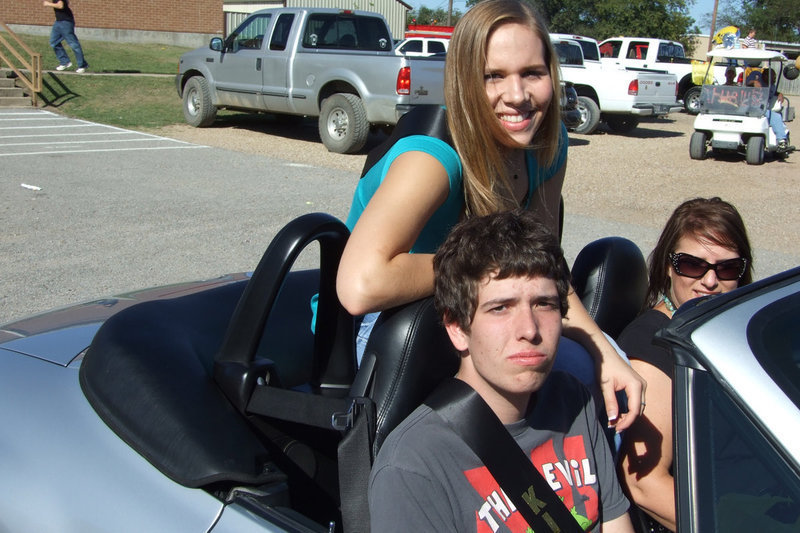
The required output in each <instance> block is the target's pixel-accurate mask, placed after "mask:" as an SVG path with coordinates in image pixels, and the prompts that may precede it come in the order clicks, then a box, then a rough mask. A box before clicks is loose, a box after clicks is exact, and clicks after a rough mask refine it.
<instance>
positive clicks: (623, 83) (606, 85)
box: [550, 34, 677, 134]
mask: <svg viewBox="0 0 800 533" xmlns="http://www.w3.org/2000/svg"><path fill="white" fill-rule="evenodd" d="M550 38H551V40H552V42H553V45H554V46H555V48H556V52H557V53H558V56H559V60H560V62H561V77H562V79H564V80H565V81H567V82H571V83H572V85H573V86H574V87H575V90H576V91H577V93H578V100H579V103H578V108H579V109H580V111H581V114H582V120H581V123H580V124H579V125H578V126H577V127H576V128H575V129H574V131H575V132H576V133H582V134H589V133H592V132H593V131H594V130H595V129H596V128H597V126H598V125H599V123H600V121H601V120H602V121H605V122H606V124H608V126H609V128H611V129H612V130H613V131H616V132H620V133H624V132H627V131H630V130H632V129H633V128H635V127H636V126H637V125H638V124H639V118H640V117H643V116H656V117H657V116H664V115H666V114H668V113H669V112H670V111H671V110H672V109H674V108H676V107H677V105H676V100H675V88H676V79H675V76H674V75H672V74H667V73H660V72H650V71H641V72H639V71H631V70H627V69H624V68H620V67H616V66H607V65H603V64H602V63H601V62H600V60H599V51H598V48H597V41H595V40H594V39H590V38H588V37H580V36H571V35H563V34H551V36H550ZM584 51H586V52H588V56H587V55H586V54H585V53H584ZM586 57H589V58H591V59H586Z"/></svg>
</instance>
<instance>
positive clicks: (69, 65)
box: [56, 62, 72, 70]
mask: <svg viewBox="0 0 800 533" xmlns="http://www.w3.org/2000/svg"><path fill="white" fill-rule="evenodd" d="M71 66H72V62H69V63H67V64H66V65H59V66H57V67H56V70H67V69H68V68H69V67H71Z"/></svg>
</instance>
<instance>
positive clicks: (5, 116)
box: [0, 108, 202, 157]
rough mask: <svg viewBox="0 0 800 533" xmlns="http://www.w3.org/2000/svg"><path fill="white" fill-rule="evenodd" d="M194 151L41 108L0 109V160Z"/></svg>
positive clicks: (180, 144)
mask: <svg viewBox="0 0 800 533" xmlns="http://www.w3.org/2000/svg"><path fill="white" fill-rule="evenodd" d="M194 148H202V147H201V146H198V145H195V144H190V143H186V142H183V141H177V140H175V139H167V138H166V137H158V136H156V135H149V134H146V133H140V132H136V131H131V130H126V129H122V128H117V127H114V126H106V125H104V124H97V123H94V122H87V121H85V120H78V119H74V118H69V117H64V116H62V115H57V114H55V113H52V112H50V111H44V110H41V109H16V108H10V109H6V110H0V157H3V156H41V155H48V154H75V153H85V152H121V151H146V150H184V149H194Z"/></svg>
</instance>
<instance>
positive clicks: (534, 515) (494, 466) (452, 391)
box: [425, 378, 583, 533]
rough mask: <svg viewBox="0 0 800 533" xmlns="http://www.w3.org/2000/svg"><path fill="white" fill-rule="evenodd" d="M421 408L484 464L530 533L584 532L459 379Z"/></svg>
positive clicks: (481, 399) (492, 415)
mask: <svg viewBox="0 0 800 533" xmlns="http://www.w3.org/2000/svg"><path fill="white" fill-rule="evenodd" d="M425 404H426V405H428V406H429V407H430V408H431V409H433V410H434V411H436V412H437V413H438V414H439V416H441V417H442V418H443V419H444V420H445V422H447V424H448V425H449V426H450V428H451V429H452V430H453V431H455V432H456V434H457V435H458V436H459V437H461V439H462V440H463V441H464V442H465V443H467V445H468V446H469V447H470V448H471V449H472V451H474V452H475V454H476V455H477V456H478V458H479V459H480V460H481V461H483V464H484V465H486V467H487V468H488V469H489V472H490V473H491V474H492V476H494V478H495V480H496V481H497V483H498V484H499V485H500V487H501V488H502V489H503V491H504V492H505V493H506V495H508V497H509V498H510V499H511V501H512V502H514V505H515V506H516V507H517V509H518V510H519V512H520V513H521V514H522V516H523V518H524V519H525V521H526V522H528V525H529V526H530V527H531V528H532V529H533V530H534V531H536V532H537V533H541V532H545V531H553V532H557V531H564V532H574V533H579V532H580V533H582V532H583V529H582V528H581V527H580V526H579V525H578V522H577V521H576V520H575V518H574V517H573V516H572V514H571V513H570V512H569V510H568V509H567V508H566V507H565V506H564V504H563V503H562V501H561V499H560V498H559V497H558V496H557V495H556V493H555V492H554V491H553V489H552V488H550V485H549V484H548V483H547V481H545V479H544V477H542V475H541V474H540V473H539V471H538V470H537V469H536V467H534V466H533V463H532V462H531V460H530V458H529V457H527V456H526V455H525V452H523V451H522V448H520V447H519V445H518V444H517V442H516V441H515V440H514V438H513V437H512V436H511V434H510V433H509V432H508V430H507V429H506V428H505V426H503V424H502V423H501V422H500V419H498V418H497V416H496V415H495V414H494V412H493V411H492V410H491V409H490V408H489V406H488V405H486V402H484V401H483V398H481V397H480V395H479V394H478V393H477V392H475V390H474V389H473V388H472V387H470V386H469V385H467V384H466V383H464V382H463V381H461V380H459V379H455V378H453V379H449V380H447V381H445V382H444V383H442V384H441V385H440V386H439V387H438V388H437V389H436V390H435V391H434V392H433V393H432V394H431V395H430V396H429V397H428V399H427V400H425Z"/></svg>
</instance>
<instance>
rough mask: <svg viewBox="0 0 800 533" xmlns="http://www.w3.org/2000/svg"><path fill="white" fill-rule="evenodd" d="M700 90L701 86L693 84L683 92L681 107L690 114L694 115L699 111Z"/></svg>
mask: <svg viewBox="0 0 800 533" xmlns="http://www.w3.org/2000/svg"><path fill="white" fill-rule="evenodd" d="M702 90H703V88H702V87H699V86H697V85H695V86H694V87H690V88H689V89H687V90H686V92H685V93H683V109H685V110H686V112H687V113H689V114H690V115H696V114H698V113H699V112H700V92H701V91H702Z"/></svg>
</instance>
